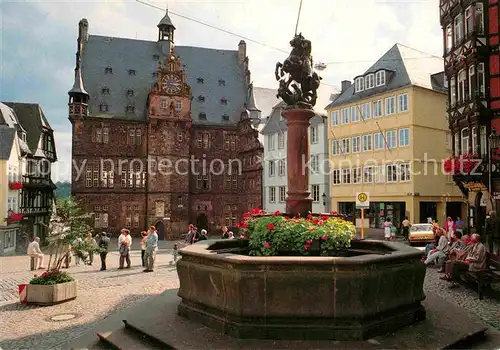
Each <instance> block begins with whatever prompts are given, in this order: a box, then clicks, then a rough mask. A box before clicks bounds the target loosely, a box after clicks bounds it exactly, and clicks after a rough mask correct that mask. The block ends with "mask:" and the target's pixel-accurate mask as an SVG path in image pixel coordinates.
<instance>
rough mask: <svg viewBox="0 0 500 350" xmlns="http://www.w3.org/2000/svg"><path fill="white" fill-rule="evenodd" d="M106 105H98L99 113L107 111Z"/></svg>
mask: <svg viewBox="0 0 500 350" xmlns="http://www.w3.org/2000/svg"><path fill="white" fill-rule="evenodd" d="M108 109H109V108H108V105H107V104H102V103H101V104H100V105H99V112H107V111H108Z"/></svg>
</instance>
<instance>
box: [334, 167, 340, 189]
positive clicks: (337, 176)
mask: <svg viewBox="0 0 500 350" xmlns="http://www.w3.org/2000/svg"><path fill="white" fill-rule="evenodd" d="M332 184H333V185H340V184H341V181H340V169H333V170H332Z"/></svg>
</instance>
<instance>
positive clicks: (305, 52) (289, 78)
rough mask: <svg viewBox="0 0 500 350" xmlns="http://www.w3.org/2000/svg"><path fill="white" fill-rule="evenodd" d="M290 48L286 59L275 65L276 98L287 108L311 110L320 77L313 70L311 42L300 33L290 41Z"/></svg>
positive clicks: (314, 102)
mask: <svg viewBox="0 0 500 350" xmlns="http://www.w3.org/2000/svg"><path fill="white" fill-rule="evenodd" d="M290 46H292V51H291V52H290V55H289V56H288V57H287V59H286V60H284V61H283V63H281V62H278V63H276V69H275V71H274V75H275V77H276V80H277V81H279V89H278V94H277V97H280V98H282V99H283V101H284V102H285V103H286V104H287V105H289V106H292V105H305V106H306V107H308V108H312V107H313V106H314V105H315V104H316V100H317V97H318V96H317V90H318V88H319V85H320V81H321V77H319V75H318V74H317V73H316V72H314V70H313V59H312V56H311V52H312V45H311V41H310V40H306V39H305V38H304V37H303V36H302V33H300V34H296V35H295V36H294V38H293V39H292V40H291V41H290ZM299 85H300V87H299Z"/></svg>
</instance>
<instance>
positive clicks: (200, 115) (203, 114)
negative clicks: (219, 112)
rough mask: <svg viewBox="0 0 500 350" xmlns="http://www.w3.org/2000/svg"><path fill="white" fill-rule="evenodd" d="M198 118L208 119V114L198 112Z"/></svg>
mask: <svg viewBox="0 0 500 350" xmlns="http://www.w3.org/2000/svg"><path fill="white" fill-rule="evenodd" d="M198 119H199V120H207V115H206V114H205V113H203V112H201V113H199V114H198Z"/></svg>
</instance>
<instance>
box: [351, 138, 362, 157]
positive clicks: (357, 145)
mask: <svg viewBox="0 0 500 350" xmlns="http://www.w3.org/2000/svg"><path fill="white" fill-rule="evenodd" d="M352 152H353V153H358V152H361V136H353V137H352Z"/></svg>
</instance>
